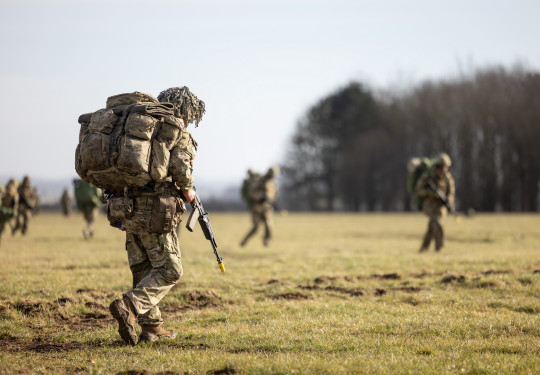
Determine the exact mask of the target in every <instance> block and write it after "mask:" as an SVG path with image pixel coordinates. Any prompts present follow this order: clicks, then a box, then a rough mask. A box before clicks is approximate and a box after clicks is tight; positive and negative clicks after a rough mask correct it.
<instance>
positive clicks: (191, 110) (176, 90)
mask: <svg viewBox="0 0 540 375" xmlns="http://www.w3.org/2000/svg"><path fill="white" fill-rule="evenodd" d="M157 98H158V100H159V101H160V102H167V103H172V104H174V114H175V116H177V117H180V118H181V119H182V120H184V121H185V123H186V125H187V124H190V123H192V122H195V126H198V125H199V122H201V119H202V117H203V115H204V112H205V110H204V102H203V101H202V100H200V99H199V98H197V97H196V96H195V94H193V93H192V92H191V91H189V88H187V87H186V86H182V87H171V88H170V89H167V90H164V91H162V92H160V93H159V95H158V97H157Z"/></svg>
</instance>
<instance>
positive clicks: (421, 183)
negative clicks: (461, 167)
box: [415, 168, 456, 206]
mask: <svg viewBox="0 0 540 375" xmlns="http://www.w3.org/2000/svg"><path fill="white" fill-rule="evenodd" d="M429 180H431V181H433V182H434V184H435V186H437V187H438V188H439V189H440V190H441V191H442V192H443V193H444V194H445V195H446V198H447V199H448V202H449V203H450V204H451V205H452V206H453V205H454V198H455V193H456V188H455V185H454V178H453V177H452V174H451V173H450V172H448V173H446V174H445V175H443V176H439V175H437V173H436V172H435V168H432V169H430V170H428V171H427V172H424V173H423V174H422V176H420V178H419V179H418V181H417V183H416V188H415V194H416V195H417V196H418V197H419V198H421V199H424V200H429V201H431V203H435V204H437V205H439V206H442V205H443V204H444V203H443V202H442V201H441V200H440V199H439V197H438V196H437V194H436V193H435V192H434V191H433V190H432V189H431V187H430V186H429V184H428V181H429Z"/></svg>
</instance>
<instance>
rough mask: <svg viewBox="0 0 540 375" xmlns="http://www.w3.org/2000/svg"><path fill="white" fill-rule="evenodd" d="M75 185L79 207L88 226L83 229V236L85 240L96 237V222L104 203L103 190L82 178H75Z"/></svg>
mask: <svg viewBox="0 0 540 375" xmlns="http://www.w3.org/2000/svg"><path fill="white" fill-rule="evenodd" d="M73 185H74V188H75V202H76V204H77V209H78V210H79V211H80V212H82V214H83V217H84V221H85V222H86V227H84V228H83V230H82V233H83V237H84V239H85V240H88V239H90V238H92V237H94V223H95V221H96V218H97V217H98V215H99V208H100V207H101V205H102V202H101V197H102V192H101V190H100V189H99V188H97V187H95V186H94V185H92V184H89V183H87V182H84V181H83V180H80V179H75V180H73ZM66 191H67V190H66ZM68 197H69V195H68Z"/></svg>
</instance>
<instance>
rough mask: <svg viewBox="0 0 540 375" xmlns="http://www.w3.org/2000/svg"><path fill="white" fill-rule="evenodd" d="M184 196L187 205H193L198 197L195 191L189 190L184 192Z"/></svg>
mask: <svg viewBox="0 0 540 375" xmlns="http://www.w3.org/2000/svg"><path fill="white" fill-rule="evenodd" d="M182 194H184V199H185V201H186V203H191V202H193V200H194V199H195V197H196V193H195V190H193V189H189V190H182Z"/></svg>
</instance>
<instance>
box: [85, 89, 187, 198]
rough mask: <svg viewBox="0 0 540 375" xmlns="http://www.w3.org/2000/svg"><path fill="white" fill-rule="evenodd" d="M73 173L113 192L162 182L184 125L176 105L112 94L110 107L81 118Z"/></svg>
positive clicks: (147, 97) (148, 97) (140, 95)
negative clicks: (171, 151)
mask: <svg viewBox="0 0 540 375" xmlns="http://www.w3.org/2000/svg"><path fill="white" fill-rule="evenodd" d="M79 123H80V124H81V129H80V133H79V144H78V146H77V149H76V151H75V170H76V171H77V174H78V175H79V176H80V177H81V178H82V179H83V181H85V182H88V183H91V184H92V185H95V186H97V187H99V188H101V189H107V190H112V191H119V190H122V189H123V188H124V187H142V186H144V185H146V184H147V183H149V182H150V181H156V182H162V181H163V180H165V178H167V176H168V172H169V160H170V150H171V149H172V147H173V146H174V145H175V143H176V142H177V140H178V138H179V137H180V136H181V132H182V130H183V129H184V123H183V121H182V120H181V119H179V118H178V117H175V116H174V105H173V104H171V103H160V102H159V101H158V100H157V99H156V98H154V97H153V96H152V95H149V94H143V93H140V92H133V93H128V94H120V95H116V96H111V97H109V98H108V99H107V104H106V108H103V109H100V110H98V111H96V112H93V113H87V114H83V115H81V116H80V117H79Z"/></svg>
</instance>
